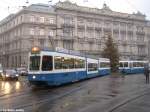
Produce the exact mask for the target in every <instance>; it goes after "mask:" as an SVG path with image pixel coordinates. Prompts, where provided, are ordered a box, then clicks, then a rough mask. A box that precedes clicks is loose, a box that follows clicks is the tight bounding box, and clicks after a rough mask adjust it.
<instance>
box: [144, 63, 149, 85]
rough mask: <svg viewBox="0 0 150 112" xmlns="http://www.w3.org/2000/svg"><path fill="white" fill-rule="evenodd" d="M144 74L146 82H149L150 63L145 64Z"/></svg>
mask: <svg viewBox="0 0 150 112" xmlns="http://www.w3.org/2000/svg"><path fill="white" fill-rule="evenodd" d="M144 75H145V78H146V83H149V67H148V64H145V66H144Z"/></svg>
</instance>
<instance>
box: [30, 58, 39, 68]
mask: <svg viewBox="0 0 150 112" xmlns="http://www.w3.org/2000/svg"><path fill="white" fill-rule="evenodd" d="M29 68H30V70H39V69H40V56H31V57H30V67H29Z"/></svg>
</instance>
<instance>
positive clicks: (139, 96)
mask: <svg viewBox="0 0 150 112" xmlns="http://www.w3.org/2000/svg"><path fill="white" fill-rule="evenodd" d="M148 94H150V91H149V90H144V91H143V92H142V93H141V94H138V95H135V96H134V97H131V98H129V99H127V100H124V101H123V102H121V103H119V104H118V105H116V106H114V107H113V108H111V109H110V110H109V111H107V112H115V111H116V110H117V109H119V108H121V107H123V106H124V105H126V104H129V103H131V102H133V101H135V100H137V99H139V98H141V97H143V96H146V95H148Z"/></svg>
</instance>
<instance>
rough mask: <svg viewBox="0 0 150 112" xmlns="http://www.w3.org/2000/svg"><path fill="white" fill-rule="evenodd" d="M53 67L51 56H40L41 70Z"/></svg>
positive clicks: (48, 69) (49, 69)
mask: <svg viewBox="0 0 150 112" xmlns="http://www.w3.org/2000/svg"><path fill="white" fill-rule="evenodd" d="M52 69H53V58H52V56H43V58H42V71H51V70H52Z"/></svg>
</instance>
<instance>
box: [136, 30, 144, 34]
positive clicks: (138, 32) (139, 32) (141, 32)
mask: <svg viewBox="0 0 150 112" xmlns="http://www.w3.org/2000/svg"><path fill="white" fill-rule="evenodd" d="M136 34H137V35H145V32H144V31H140V30H139V31H136Z"/></svg>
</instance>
